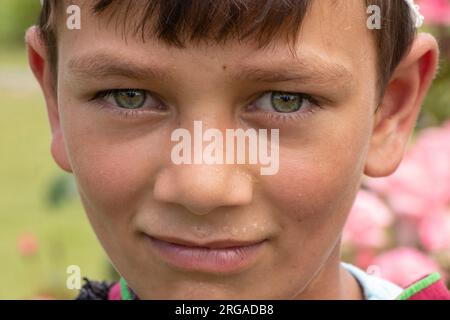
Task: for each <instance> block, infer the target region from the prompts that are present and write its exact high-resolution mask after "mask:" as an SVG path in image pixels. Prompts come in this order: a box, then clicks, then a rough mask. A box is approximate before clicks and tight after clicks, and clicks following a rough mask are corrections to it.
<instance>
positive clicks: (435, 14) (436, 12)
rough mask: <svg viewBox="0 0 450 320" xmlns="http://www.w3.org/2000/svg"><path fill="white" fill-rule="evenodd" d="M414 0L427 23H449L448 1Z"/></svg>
mask: <svg viewBox="0 0 450 320" xmlns="http://www.w3.org/2000/svg"><path fill="white" fill-rule="evenodd" d="M416 2H417V4H418V5H419V6H420V12H421V13H422V15H423V16H424V17H425V20H426V21H427V23H428V24H437V25H442V24H444V25H450V3H449V1H448V0H418V1H416Z"/></svg>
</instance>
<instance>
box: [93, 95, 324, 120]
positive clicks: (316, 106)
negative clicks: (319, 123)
mask: <svg viewBox="0 0 450 320" xmlns="http://www.w3.org/2000/svg"><path fill="white" fill-rule="evenodd" d="M125 90H141V91H144V92H145V94H146V95H147V96H148V95H154V94H153V93H150V92H148V91H147V90H143V89H109V90H104V91H99V92H97V93H96V94H95V95H94V97H93V98H92V99H90V100H89V101H95V102H97V106H98V107H99V108H100V109H101V110H105V111H108V112H113V113H115V114H119V115H120V116H123V117H126V118H135V117H140V116H141V115H143V114H144V113H148V112H153V111H148V110H139V109H125V108H121V107H116V106H110V105H109V104H108V103H107V102H106V101H105V98H106V97H109V96H111V95H113V94H114V93H117V92H121V91H125ZM274 92H277V93H284V94H288V95H299V96H301V98H302V99H304V100H307V101H308V102H309V103H310V104H311V106H310V107H307V111H294V112H290V113H282V112H276V111H274V112H266V111H250V112H251V113H256V114H257V116H260V117H263V118H264V119H266V120H267V121H272V122H286V121H296V120H299V119H305V118H307V117H309V116H311V115H313V114H314V113H315V112H317V111H319V110H320V109H323V107H322V105H321V103H320V102H319V101H318V99H317V98H315V97H313V96H311V95H308V94H304V93H296V92H287V91H275V90H272V91H266V92H264V93H263V94H260V95H259V96H258V98H257V100H258V99H260V98H262V97H263V96H265V95H266V94H268V93H274ZM156 99H157V100H160V99H158V98H157V97H156ZM257 100H255V101H257ZM250 107H251V106H250Z"/></svg>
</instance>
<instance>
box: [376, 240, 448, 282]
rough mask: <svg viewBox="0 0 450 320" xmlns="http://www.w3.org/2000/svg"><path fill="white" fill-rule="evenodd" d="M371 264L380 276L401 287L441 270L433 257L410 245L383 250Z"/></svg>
mask: <svg viewBox="0 0 450 320" xmlns="http://www.w3.org/2000/svg"><path fill="white" fill-rule="evenodd" d="M373 264H374V265H375V266H377V267H378V269H379V270H380V276H381V277H382V278H384V279H387V280H389V281H391V282H394V283H395V284H397V285H399V286H400V287H403V288H405V287H407V286H408V285H410V284H412V283H413V282H415V281H417V280H419V279H420V278H422V277H423V276H426V275H428V274H430V273H432V272H435V271H438V272H441V270H440V268H439V265H438V264H437V263H436V262H435V261H434V260H433V259H431V258H430V257H428V256H427V255H425V254H424V253H422V252H420V251H419V250H417V249H415V248H410V247H400V248H397V249H394V250H391V251H388V252H385V253H383V254H381V255H380V256H378V257H376V258H375V259H374V261H373ZM441 275H443V274H442V273H441Z"/></svg>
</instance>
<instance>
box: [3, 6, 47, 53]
mask: <svg viewBox="0 0 450 320" xmlns="http://www.w3.org/2000/svg"><path fill="white" fill-rule="evenodd" d="M39 12H40V4H39V1H38V0H1V4H0V43H2V50H4V49H5V48H4V46H21V45H23V42H24V40H23V39H24V35H25V31H26V29H27V28H28V27H29V26H31V25H33V24H36V23H37V21H38V17H39Z"/></svg>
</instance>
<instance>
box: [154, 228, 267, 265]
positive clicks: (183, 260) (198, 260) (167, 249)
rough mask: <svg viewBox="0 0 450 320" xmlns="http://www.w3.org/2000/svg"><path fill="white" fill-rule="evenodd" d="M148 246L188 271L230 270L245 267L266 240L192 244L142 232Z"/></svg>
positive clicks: (166, 259) (172, 263) (171, 262)
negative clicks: (144, 234)
mask: <svg viewBox="0 0 450 320" xmlns="http://www.w3.org/2000/svg"><path fill="white" fill-rule="evenodd" d="M146 239H147V240H148V242H149V243H150V246H151V247H152V249H153V250H154V251H156V252H157V254H158V255H159V256H160V257H161V258H162V259H163V260H164V261H165V262H167V263H168V264H170V265H172V266H174V267H177V268H180V269H184V270H191V271H201V272H207V273H230V272H238V271H242V270H244V269H246V268H247V267H249V266H250V265H251V264H252V263H254V262H255V260H256V258H257V256H258V254H259V253H260V252H261V250H262V248H263V246H264V244H265V242H266V239H264V240H256V241H243V240H234V239H223V240H215V241H210V242H205V243H194V242H191V241H188V240H183V239H178V238H171V237H160V236H158V237H154V236H149V235H146Z"/></svg>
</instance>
